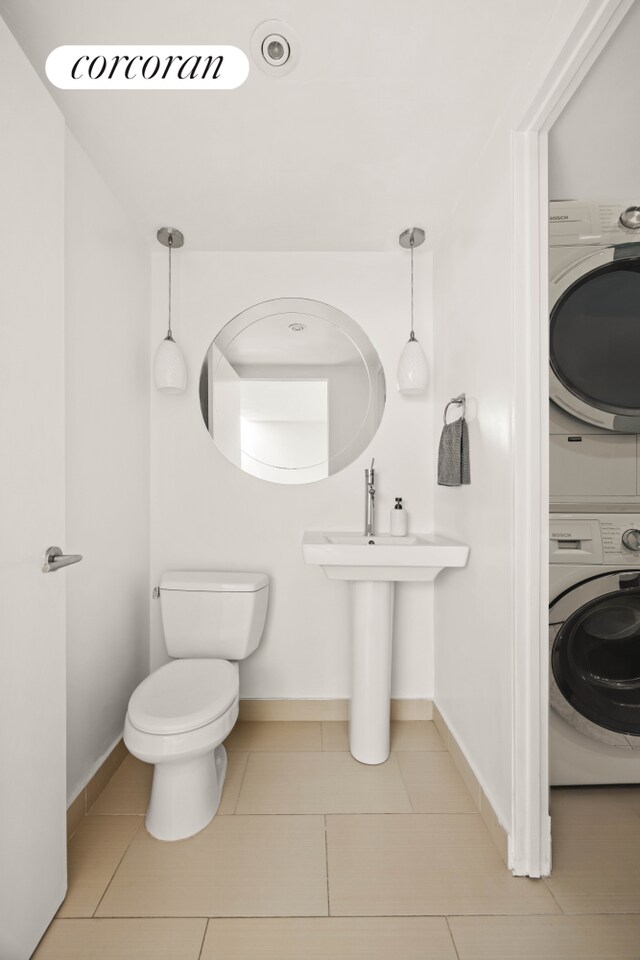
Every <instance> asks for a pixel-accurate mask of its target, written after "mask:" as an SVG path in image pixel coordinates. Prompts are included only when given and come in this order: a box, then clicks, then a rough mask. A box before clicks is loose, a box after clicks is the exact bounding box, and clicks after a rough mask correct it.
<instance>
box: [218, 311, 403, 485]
mask: <svg viewBox="0 0 640 960" xmlns="http://www.w3.org/2000/svg"><path fill="white" fill-rule="evenodd" d="M384 402H385V379H384V371H383V369H382V364H381V363H380V358H379V357H378V354H377V353H376V351H375V349H374V347H373V345H372V343H371V341H370V340H369V338H368V337H367V336H366V334H365V333H364V332H363V330H361V328H360V327H359V326H358V324H357V323H356V322H355V320H352V319H351V317H348V316H347V315H346V314H345V313H342V311H340V310H337V309H336V308H335V307H332V306H330V305H329V304H327V303H320V302H319V301H317V300H303V299H293V298H287V299H281V300H268V301H266V302H265V303H256V304H254V305H253V306H252V307H249V308H248V309H247V310H243V312H242V313H239V314H238V316H237V317H234V318H233V320H230V321H229V323H227V324H226V326H224V327H223V328H222V330H221V331H220V333H219V334H218V335H217V337H216V338H215V340H214V341H213V343H212V344H211V345H210V347H209V349H208V350H207V352H206V355H205V358H204V362H203V364H202V372H201V374H200V407H201V410H202V416H203V419H204V422H205V425H206V427H207V430H208V431H209V433H210V434H211V436H212V437H213V440H214V441H215V444H216V446H217V447H218V449H219V450H220V451H221V452H222V453H223V454H224V455H225V457H227V459H228V460H230V461H231V463H234V464H235V465H236V466H237V467H240V469H241V470H244V471H245V472H246V473H250V474H252V475H253V476H254V477H260V478H261V479H263V480H270V481H272V482H273V483H311V482H312V481H314V480H322V479H323V478H324V477H329V476H331V474H333V473H337V471H338V470H342V468H343V467H346V466H348V464H350V463H352V461H353V460H355V459H356V457H358V456H359V455H360V454H361V453H362V451H363V450H364V449H365V448H366V447H367V445H368V444H369V442H370V441H371V439H372V438H373V436H374V434H375V432H376V430H377V429H378V424H379V423H380V420H381V418H382V412H383V410H384Z"/></svg>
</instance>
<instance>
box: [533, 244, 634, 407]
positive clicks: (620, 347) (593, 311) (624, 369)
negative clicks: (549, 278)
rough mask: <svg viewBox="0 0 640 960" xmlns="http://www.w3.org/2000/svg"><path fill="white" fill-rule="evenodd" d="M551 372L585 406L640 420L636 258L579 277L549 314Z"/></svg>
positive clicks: (614, 263)
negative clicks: (639, 418) (638, 417)
mask: <svg viewBox="0 0 640 960" xmlns="http://www.w3.org/2000/svg"><path fill="white" fill-rule="evenodd" d="M550 356H551V367H552V370H553V372H554V373H555V375H556V376H557V378H558V379H559V380H560V382H561V383H562V384H563V385H564V386H565V387H566V388H567V390H569V391H570V392H571V393H572V394H574V396H576V397H578V398H579V399H581V400H583V401H584V402H585V403H587V404H588V405H589V406H591V407H595V408H596V409H598V410H603V411H606V412H607V413H613V414H618V415H623V416H624V415H626V416H640V259H638V258H634V259H622V260H614V261H613V262H612V263H608V264H606V265H605V266H602V267H599V268H597V269H595V270H593V271H591V272H590V273H588V274H586V275H585V276H584V277H581V279H580V280H578V281H577V282H576V283H574V284H573V285H572V286H571V287H569V289H568V290H567V291H566V292H565V293H564V295H563V296H562V297H561V298H560V299H559V300H558V302H557V303H556V305H555V307H554V308H553V311H552V313H551V327H550Z"/></svg>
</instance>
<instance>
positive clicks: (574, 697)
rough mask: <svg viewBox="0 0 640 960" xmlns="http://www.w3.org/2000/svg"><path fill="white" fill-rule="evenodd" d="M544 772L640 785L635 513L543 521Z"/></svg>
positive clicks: (638, 524) (556, 777) (639, 586)
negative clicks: (546, 542) (546, 590)
mask: <svg viewBox="0 0 640 960" xmlns="http://www.w3.org/2000/svg"><path fill="white" fill-rule="evenodd" d="M549 562H550V589H551V592H550V600H551V602H550V605H549V652H550V671H549V699H550V714H549V773H550V782H551V785H552V786H557V785H562V784H565V785H566V784H605V783H640V511H639V512H638V513H635V514H613V513H606V514H591V515H586V514H575V513H570V514H569V513H568V514H562V515H561V514H552V515H551V518H550V546H549Z"/></svg>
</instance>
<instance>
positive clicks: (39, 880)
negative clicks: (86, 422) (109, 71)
mask: <svg viewBox="0 0 640 960" xmlns="http://www.w3.org/2000/svg"><path fill="white" fill-rule="evenodd" d="M0 90H1V91H2V96H0V141H1V143H2V147H1V149H0V211H2V225H1V226H0V464H1V466H0V550H1V554H0V611H1V612H0V617H1V620H0V623H1V632H0V957H2V960H27V958H28V957H29V956H31V953H32V952H33V950H34V949H35V947H36V944H37V943H38V940H39V939H40V937H41V936H42V934H43V933H44V931H45V929H46V927H47V925H48V923H49V922H50V920H51V918H52V917H53V915H54V913H55V911H56V910H57V908H58V906H59V904H60V902H61V901H62V899H63V897H64V894H65V889H66V830H65V819H66V817H65V813H66V783H65V781H66V771H65V761H66V750H65V742H66V731H65V725H66V723H65V712H66V710H65V580H66V578H68V577H69V576H73V574H74V572H75V569H76V568H75V567H69V568H67V569H65V570H61V571H59V572H56V573H49V574H43V573H42V569H41V568H42V554H43V551H44V548H45V547H46V546H49V545H51V544H55V545H60V546H61V547H62V548H63V549H64V548H65V547H66V546H67V545H66V544H65V542H64V529H65V434H64V309H63V308H64V282H63V280H64V272H63V247H62V236H63V217H64V206H63V204H64V124H63V121H62V118H61V116H60V114H59V112H58V110H57V109H56V107H55V106H54V104H53V102H52V100H51V99H50V97H49V95H48V93H47V91H46V90H45V88H44V87H43V85H42V83H41V82H40V80H39V79H38V77H37V76H36V74H35V73H34V72H33V70H32V68H31V67H30V65H29V64H28V62H27V60H26V58H25V57H24V55H23V53H22V51H21V50H20V48H19V47H18V45H17V43H16V42H15V40H14V38H13V37H12V35H11V34H10V32H9V31H8V29H7V28H6V26H5V24H4V23H3V21H2V20H0Z"/></svg>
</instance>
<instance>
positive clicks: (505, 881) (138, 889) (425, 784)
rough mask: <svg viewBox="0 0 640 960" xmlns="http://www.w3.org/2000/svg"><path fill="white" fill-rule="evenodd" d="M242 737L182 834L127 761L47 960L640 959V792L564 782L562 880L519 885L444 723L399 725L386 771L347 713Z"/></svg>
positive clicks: (78, 862)
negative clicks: (372, 762)
mask: <svg viewBox="0 0 640 960" xmlns="http://www.w3.org/2000/svg"><path fill="white" fill-rule="evenodd" d="M227 749H228V751H229V772H228V775H227V782H226V784H225V789H224V796H223V801H222V805H221V808H220V811H219V815H218V816H217V817H216V818H214V820H213V821H212V823H211V824H210V825H209V826H208V827H207V828H206V829H205V830H203V831H202V832H201V833H200V834H198V835H197V836H195V837H192V838H190V839H188V840H183V841H181V842H178V843H161V842H159V841H157V840H153V839H152V838H151V837H150V836H149V835H148V834H147V832H146V831H145V829H144V822H143V816H144V813H145V809H146V805H147V798H148V794H149V787H150V782H151V768H150V767H148V766H147V765H146V764H143V763H140V762H138V761H136V760H134V759H133V758H132V757H127V758H126V759H125V761H124V762H123V764H122V765H121V766H120V767H119V769H118V770H117V771H116V773H115V775H114V776H113V778H112V779H111V780H110V781H109V783H108V784H107V786H106V788H105V790H104V791H103V793H102V794H101V795H100V796H99V797H98V799H97V801H96V802H95V804H94V805H93V807H92V808H91V809H90V811H89V814H88V816H86V817H85V818H84V820H83V821H82V823H81V824H80V826H79V828H78V830H77V831H76V833H75V834H74V835H73V837H72V838H71V840H70V844H69V892H68V895H67V898H66V900H65V901H64V903H63V904H62V906H61V908H60V911H59V913H58V916H57V918H56V919H55V920H54V922H53V923H52V925H51V927H50V928H49V930H48V932H47V934H46V935H45V937H44V939H43V941H42V943H41V944H40V946H39V948H38V950H37V951H36V953H35V955H34V957H35V958H36V960H88V958H91V960H147V958H148V960H327V958H336V960H356V958H357V960H364V958H366V960H382V958H384V960H388V958H390V957H391V958H397V960H480V958H483V960H515V958H517V960H539V958H542V957H544V958H545V960H569V958H571V960H578V958H580V960H584V958H597V960H618V958H623V957H624V958H635V960H639V958H640V787H638V788H635V787H622V788H593V789H583V788H579V789H560V790H554V791H553V795H552V815H553V818H554V819H553V825H554V871H553V876H552V877H550V878H549V879H548V880H529V879H523V878H518V879H516V878H514V877H512V876H511V874H510V873H509V872H508V871H507V870H506V869H505V867H504V865H503V863H502V860H501V858H500V856H499V854H498V852H497V850H496V848H495V846H494V844H493V842H492V840H491V838H490V836H489V834H488V832H487V829H486V827H485V825H484V823H483V821H482V819H481V817H480V816H479V814H478V813H477V812H476V808H475V806H474V804H473V802H472V800H471V798H470V796H469V794H468V791H467V789H466V787H465V785H464V783H463V781H462V779H461V778H460V776H459V775H458V773H457V771H456V768H455V766H454V764H453V761H452V760H451V758H450V756H449V755H448V753H447V752H446V751H445V749H444V745H443V743H442V741H441V740H440V737H439V735H438V733H437V731H436V729H435V727H434V725H433V724H432V723H429V722H422V721H415V722H404V723H402V722H398V723H395V724H394V725H393V737H392V754H391V757H390V759H389V761H388V762H387V763H386V764H383V765H381V766H378V767H367V766H363V765H362V764H359V763H357V762H356V761H355V760H353V759H352V758H351V756H350V755H349V753H348V752H347V740H346V724H345V723H338V722H330V723H315V722H279V723H267V722H262V723H239V724H237V725H236V727H235V729H234V731H233V733H232V734H231V736H230V737H229V739H228V740H227Z"/></svg>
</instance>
